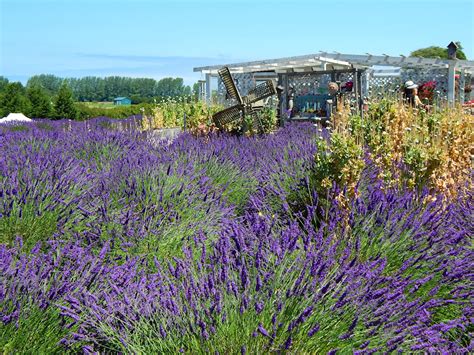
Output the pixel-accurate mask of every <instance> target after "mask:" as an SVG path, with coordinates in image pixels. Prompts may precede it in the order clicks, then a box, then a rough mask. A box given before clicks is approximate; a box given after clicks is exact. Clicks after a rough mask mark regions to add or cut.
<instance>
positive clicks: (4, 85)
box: [0, 75, 8, 93]
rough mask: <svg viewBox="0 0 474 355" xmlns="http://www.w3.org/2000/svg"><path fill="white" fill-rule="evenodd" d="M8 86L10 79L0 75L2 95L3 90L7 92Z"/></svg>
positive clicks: (0, 91)
mask: <svg viewBox="0 0 474 355" xmlns="http://www.w3.org/2000/svg"><path fill="white" fill-rule="evenodd" d="M7 85H8V79H7V78H5V77H4V76H1V75H0V93H2V92H3V90H5V88H6V87H7Z"/></svg>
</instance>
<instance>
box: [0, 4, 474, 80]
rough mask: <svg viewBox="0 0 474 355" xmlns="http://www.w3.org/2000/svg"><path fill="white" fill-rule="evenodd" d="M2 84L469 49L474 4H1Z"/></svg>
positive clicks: (188, 73)
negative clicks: (457, 46) (320, 56)
mask: <svg viewBox="0 0 474 355" xmlns="http://www.w3.org/2000/svg"><path fill="white" fill-rule="evenodd" d="M0 4H1V5H0V15H1V17H0V41H1V42H0V75H3V76H6V77H7V78H9V79H10V80H21V81H22V82H24V83H25V82H26V80H27V78H28V77H30V76H32V75H35V74H55V75H58V76H61V77H82V76H87V75H93V76H101V77H103V76H109V75H121V76H132V77H151V78H155V79H160V78H163V77H169V76H173V77H182V78H184V79H185V82H186V83H187V84H192V83H193V82H195V81H196V80H198V79H200V74H199V73H193V70H192V68H193V67H196V66H204V65H213V64H225V63H232V62H238V61H246V60H259V59H268V58H278V57H286V56H293V55H303V54H310V53H317V52H318V51H320V50H321V51H338V52H341V53H351V54H363V53H366V52H368V53H371V54H382V53H384V54H389V55H399V54H405V55H408V54H409V53H410V52H411V51H413V50H415V49H418V48H422V47H427V46H430V45H438V46H446V45H447V44H448V43H449V42H450V41H451V40H454V41H461V43H462V45H463V47H464V51H465V53H466V55H467V56H468V58H469V59H474V20H473V17H474V0H450V1H448V0H445V1H440V0H397V1H395V0H390V1H383V0H377V1H375V0H358V1H349V0H333V1H316V0H313V1H310V0H293V1H287V0H285V1H280V0H272V1H269V0H239V1H237V0H220V1H218V0H174V1H171V0H134V1H132V0H0Z"/></svg>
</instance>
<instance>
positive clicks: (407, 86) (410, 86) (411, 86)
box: [405, 80, 418, 89]
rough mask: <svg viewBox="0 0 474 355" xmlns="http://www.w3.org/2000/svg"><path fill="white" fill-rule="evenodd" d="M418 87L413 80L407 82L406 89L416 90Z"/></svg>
mask: <svg viewBox="0 0 474 355" xmlns="http://www.w3.org/2000/svg"><path fill="white" fill-rule="evenodd" d="M417 87H418V85H416V84H415V83H414V82H413V81H412V80H408V81H406V82H405V89H416V88H417Z"/></svg>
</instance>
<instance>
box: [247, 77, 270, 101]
mask: <svg viewBox="0 0 474 355" xmlns="http://www.w3.org/2000/svg"><path fill="white" fill-rule="evenodd" d="M276 93H277V92H276V89H275V85H274V84H273V81H271V80H266V81H265V82H264V83H262V84H260V85H257V86H256V87H255V88H254V89H252V90H250V91H249V93H248V95H247V96H244V102H245V104H247V105H249V104H251V103H254V102H257V101H260V100H263V99H266V98H267V97H270V96H272V95H275V94H276Z"/></svg>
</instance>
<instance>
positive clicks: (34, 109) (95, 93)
mask: <svg viewBox="0 0 474 355" xmlns="http://www.w3.org/2000/svg"><path fill="white" fill-rule="evenodd" d="M193 89H194V90H191V88H190V87H189V86H185V85H184V84H183V79H182V78H164V79H161V80H159V81H156V80H154V79H135V78H126V77H118V76H114V77H107V78H97V77H85V78H81V79H77V78H67V79H62V78H59V77H57V76H54V75H44V74H43V75H35V76H33V77H31V78H30V79H29V80H28V82H27V84H26V86H23V85H22V84H21V83H20V82H9V80H8V79H7V78H5V77H2V76H0V117H4V116H6V115H8V114H9V113H11V112H22V113H24V114H25V115H27V116H30V117H35V118H70V119H76V118H81V119H83V118H88V117H93V116H94V115H96V116H99V115H104V114H105V111H104V110H103V109H102V110H101V109H93V108H89V107H87V106H86V105H85V104H82V105H81V104H78V102H87V101H112V100H113V99H114V98H115V97H118V96H126V97H129V98H131V99H132V103H135V104H138V103H140V104H144V105H146V104H147V103H149V102H154V101H155V100H160V99H164V98H177V97H188V98H189V99H191V100H192V99H193V98H197V92H195V90H196V89H197V85H195V86H194V88H193ZM113 110H114V112H112V109H107V112H106V114H107V115H113V116H114V117H117V118H119V117H127V116H129V115H133V114H139V113H140V112H141V111H140V107H136V106H128V107H127V106H124V107H116V108H114V109H113ZM102 111H104V112H102ZM115 111H117V112H115ZM135 111H136V112H135Z"/></svg>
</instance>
